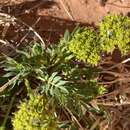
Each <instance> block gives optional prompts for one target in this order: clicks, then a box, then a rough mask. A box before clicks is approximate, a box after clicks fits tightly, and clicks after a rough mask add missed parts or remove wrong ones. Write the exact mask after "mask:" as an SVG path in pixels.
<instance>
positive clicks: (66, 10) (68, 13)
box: [60, 0, 74, 21]
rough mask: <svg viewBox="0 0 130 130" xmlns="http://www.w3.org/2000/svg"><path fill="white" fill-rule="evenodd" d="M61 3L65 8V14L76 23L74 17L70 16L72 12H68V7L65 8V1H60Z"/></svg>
mask: <svg viewBox="0 0 130 130" xmlns="http://www.w3.org/2000/svg"><path fill="white" fill-rule="evenodd" d="M60 3H61V5H62V6H63V8H64V10H65V12H66V13H67V15H68V16H69V17H70V19H71V20H73V21H74V18H73V16H72V15H71V14H70V12H69V11H68V9H67V7H66V6H65V4H64V2H63V0H60Z"/></svg>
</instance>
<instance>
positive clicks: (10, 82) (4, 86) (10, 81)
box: [0, 75, 17, 92]
mask: <svg viewBox="0 0 130 130" xmlns="http://www.w3.org/2000/svg"><path fill="white" fill-rule="evenodd" d="M16 79H17V75H16V76H15V77H13V78H12V79H10V80H9V81H8V82H7V83H5V84H4V85H3V86H2V87H0V92H3V91H4V90H5V89H6V88H7V87H8V86H9V85H10V84H12V82H13V81H14V80H16Z"/></svg>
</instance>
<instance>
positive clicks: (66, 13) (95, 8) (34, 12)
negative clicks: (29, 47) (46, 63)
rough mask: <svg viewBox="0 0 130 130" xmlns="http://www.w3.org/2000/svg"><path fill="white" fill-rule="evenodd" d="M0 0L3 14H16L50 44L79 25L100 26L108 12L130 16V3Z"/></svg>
mask: <svg viewBox="0 0 130 130" xmlns="http://www.w3.org/2000/svg"><path fill="white" fill-rule="evenodd" d="M97 1H98V0H48V1H47V0H0V7H1V11H0V12H4V13H8V14H11V15H14V16H16V17H18V18H20V19H22V20H23V21H24V22H26V23H27V24H29V25H31V26H32V25H33V24H35V23H36V21H37V20H38V21H37V23H36V25H35V26H34V28H35V29H36V31H38V32H39V33H40V35H41V36H42V37H43V38H44V40H47V41H55V40H57V39H58V38H59V36H62V34H63V33H64V31H65V30H66V29H69V30H72V29H73V28H74V27H75V26H76V24H77V23H80V24H81V25H92V26H95V25H98V23H99V22H100V21H101V20H102V19H103V17H104V16H105V15H106V14H107V13H108V12H113V13H118V14H119V13H123V14H124V15H127V14H129V11H130V0H123V1H122V2H121V0H108V1H107V3H106V5H105V6H101V5H100V4H99V3H98V2H97Z"/></svg>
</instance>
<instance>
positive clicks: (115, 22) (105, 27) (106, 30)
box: [99, 14, 130, 55]
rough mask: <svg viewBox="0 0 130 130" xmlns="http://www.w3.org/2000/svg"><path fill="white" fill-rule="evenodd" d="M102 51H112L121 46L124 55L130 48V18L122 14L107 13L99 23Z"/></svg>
mask: <svg viewBox="0 0 130 130" xmlns="http://www.w3.org/2000/svg"><path fill="white" fill-rule="evenodd" d="M99 33H100V34H99V35H100V38H101V40H100V41H101V47H102V51H106V52H108V53H109V52H110V53H112V52H113V50H114V49H115V48H117V47H118V48H119V49H120V51H121V53H122V54H123V55H126V54H127V53H128V51H129V50H130V45H129V43H130V19H129V18H128V17H127V16H122V15H112V14H109V15H107V16H106V17H105V18H104V19H103V21H102V23H101V24H100V25H99Z"/></svg>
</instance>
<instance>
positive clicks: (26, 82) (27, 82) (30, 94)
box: [24, 79, 34, 97]
mask: <svg viewBox="0 0 130 130" xmlns="http://www.w3.org/2000/svg"><path fill="white" fill-rule="evenodd" d="M24 83H25V86H26V87H27V92H28V94H29V96H30V97H33V96H34V94H33V92H32V89H31V87H30V83H29V81H28V79H24Z"/></svg>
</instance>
